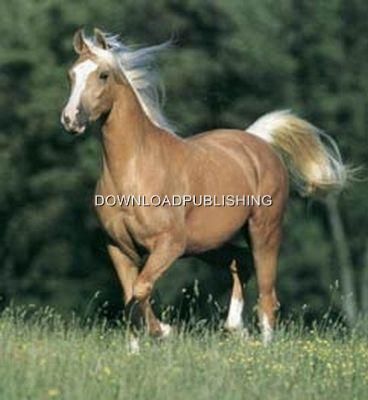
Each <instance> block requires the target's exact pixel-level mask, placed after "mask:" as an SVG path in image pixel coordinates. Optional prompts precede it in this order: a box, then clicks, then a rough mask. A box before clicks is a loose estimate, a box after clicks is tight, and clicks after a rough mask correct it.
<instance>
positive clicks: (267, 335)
mask: <svg viewBox="0 0 368 400" xmlns="http://www.w3.org/2000/svg"><path fill="white" fill-rule="evenodd" d="M261 331H262V342H263V344H265V345H266V344H269V343H270V342H271V341H272V336H273V335H272V334H273V329H272V327H271V324H270V321H269V320H268V317H267V315H266V314H262V317H261Z"/></svg>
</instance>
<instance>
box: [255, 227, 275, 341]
mask: <svg viewBox="0 0 368 400" xmlns="http://www.w3.org/2000/svg"><path fill="white" fill-rule="evenodd" d="M249 233H250V238H251V244H252V253H253V259H254V266H255V270H256V277H257V285H258V292H259V297H258V317H259V322H260V328H261V334H262V341H263V343H264V344H268V343H269V342H271V340H272V336H273V330H274V327H275V321H276V317H275V313H276V311H277V309H278V308H279V303H278V300H277V296H276V289H275V284H276V270H277V259H278V254H279V248H280V241H281V222H277V223H273V224H267V223H258V222H257V221H254V220H253V221H252V220H251V221H250V224H249Z"/></svg>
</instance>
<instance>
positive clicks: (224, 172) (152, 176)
mask: <svg viewBox="0 0 368 400" xmlns="http://www.w3.org/2000/svg"><path fill="white" fill-rule="evenodd" d="M162 47H164V46H154V47H149V48H141V49H132V48H129V47H127V46H125V45H123V44H122V43H121V42H120V41H119V40H117V38H116V37H111V36H107V35H105V34H103V33H102V32H101V31H99V30H95V33H94V37H93V38H86V37H85V36H84V34H83V32H82V31H78V32H77V33H76V34H75V36H74V49H75V51H76V53H77V54H78V59H77V61H76V62H75V64H74V65H73V66H72V68H71V69H70V70H69V78H70V82H71V95H70V98H69V100H68V102H67V104H66V106H65V108H64V110H63V112H62V117H61V121H62V123H63V125H64V127H65V129H66V130H68V131H71V132H75V133H77V134H81V133H82V132H84V130H85V128H86V125H87V123H89V122H93V121H96V120H98V119H101V120H102V123H103V125H102V154H103V163H102V172H101V176H100V179H99V181H98V183H97V188H96V194H98V195H99V198H107V196H110V197H111V196H122V195H124V196H128V195H132V196H135V198H137V197H139V196H141V197H142V196H144V197H145V198H146V199H150V198H151V199H152V198H153V197H155V196H156V197H155V198H156V199H160V198H161V199H162V198H164V197H165V198H173V197H174V196H182V197H184V196H186V199H187V200H188V199H190V200H188V201H187V202H185V203H184V204H183V203H181V204H180V205H179V206H174V205H173V204H171V206H170V204H169V206H168V204H165V205H163V204H161V206H160V205H158V206H157V204H155V206H153V202H152V203H150V204H149V205H148V206H147V205H146V206H137V205H134V206H132V205H131V204H123V205H121V206H119V205H116V206H110V205H109V204H106V203H104V205H102V206H99V207H96V210H97V214H98V217H99V219H100V222H101V224H102V226H103V228H104V230H105V231H106V233H107V235H108V237H109V244H108V252H109V255H110V256H111V259H112V261H113V264H114V266H115V268H116V271H117V275H118V277H119V280H120V282H121V285H122V287H123V289H124V296H125V304H126V305H127V306H128V307H127V308H129V306H131V305H132V304H137V305H138V306H137V307H138V308H137V307H135V309H136V310H139V313H140V315H141V316H142V317H144V318H145V320H146V323H147V327H148V330H149V332H150V333H151V334H153V335H157V336H164V335H166V334H168V333H169V330H170V327H169V326H168V325H165V324H163V323H161V322H160V321H159V320H158V319H157V318H156V317H155V315H154V314H153V312H152V310H151V306H150V302H149V299H150V295H151V293H152V289H153V287H154V284H155V282H156V281H157V279H158V278H159V277H160V276H161V275H162V274H163V273H164V272H165V271H166V270H167V269H168V268H169V267H170V265H172V264H173V262H174V261H175V260H176V259H178V258H179V257H181V256H183V255H185V254H199V253H203V252H205V251H207V250H211V249H215V248H218V247H219V246H221V245H222V244H224V243H226V242H228V241H229V240H230V239H231V238H232V237H233V236H234V234H236V233H237V232H238V231H241V230H243V231H244V232H245V231H246V230H247V232H248V234H249V238H250V246H251V251H252V256H253V260H254V266H255V271H256V278H257V284H258V290H259V300H258V314H259V319H260V327H261V332H262V337H263V340H264V342H269V341H270V339H271V336H272V330H273V327H274V324H275V311H276V309H277V308H278V301H277V298H276V292H275V278H276V266H277V258H278V253H279V246H280V240H281V224H282V217H283V214H284V210H285V205H286V202H287V200H288V181H289V177H288V173H290V175H291V179H292V181H293V182H294V183H296V184H297V185H298V188H299V189H300V190H301V191H302V192H303V194H305V195H312V194H315V193H319V194H323V193H328V192H330V191H333V190H338V189H340V188H342V187H343V186H344V184H345V181H346V169H345V167H344V165H343V164H342V162H341V158H340V155H339V151H338V149H337V147H336V145H335V144H334V143H333V142H332V140H331V139H330V138H329V137H327V136H326V135H325V134H322V132H320V131H319V130H318V129H317V128H316V127H314V126H313V125H311V124H310V123H308V122H306V121H304V120H302V119H300V118H298V117H296V116H294V115H293V114H291V113H289V112H286V111H281V112H273V113H270V114H266V115H265V116H263V117H261V118H260V119H258V120H257V121H256V122H255V123H254V124H252V125H251V126H250V127H248V129H247V130H246V132H245V131H243V130H235V129H217V130H213V131H210V132H205V133H201V134H198V135H195V136H193V137H190V138H188V139H182V138H181V137H179V136H177V135H176V134H175V133H173V131H172V130H171V129H170V127H169V124H168V123H167V121H166V120H165V118H164V116H163V115H162V113H161V110H160V107H159V102H158V91H157V88H158V86H157V82H156V81H155V79H154V77H155V75H153V72H152V68H151V61H152V57H153V56H154V55H155V54H156V53H157V52H158V51H160V50H161V49H162ZM322 137H323V138H325V139H326V138H327V139H328V140H327V142H322V140H321V138H322ZM325 143H326V144H325ZM230 195H231V196H233V197H232V199H233V200H234V199H235V200H236V199H237V198H241V199H243V200H244V196H245V195H253V196H258V198H259V196H268V198H271V199H272V205H269V204H268V206H267V205H261V206H259V205H253V206H252V205H250V206H249V205H248V206H246V205H244V203H241V204H234V202H233V204H224V205H225V206H223V207H220V206H215V205H214V204H212V203H211V204H210V205H209V206H203V204H202V205H201V204H200V205H198V204H195V201H194V198H199V197H201V196H202V197H203V196H211V198H215V197H216V198H222V199H223V198H224V197H226V196H230ZM226 198H227V197H226ZM242 268H245V266H244V265H236V263H235V262H232V264H231V272H232V275H233V278H234V284H233V290H232V296H231V302H230V309H229V315H228V318H227V321H226V327H227V328H228V329H229V330H241V329H242V328H243V324H242V311H243V305H244V300H243V282H242V281H241V274H240V273H239V270H241V269H242Z"/></svg>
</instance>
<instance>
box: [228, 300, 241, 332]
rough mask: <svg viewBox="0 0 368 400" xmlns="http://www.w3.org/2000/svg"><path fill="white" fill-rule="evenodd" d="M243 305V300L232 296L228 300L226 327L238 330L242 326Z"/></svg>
mask: <svg viewBox="0 0 368 400" xmlns="http://www.w3.org/2000/svg"><path fill="white" fill-rule="evenodd" d="M243 307H244V301H243V300H242V299H237V298H236V297H232V298H231V301H230V309H229V313H228V316H227V319H226V324H225V326H226V328H228V329H231V330H233V329H234V330H240V329H242V328H243V319H242V312H243Z"/></svg>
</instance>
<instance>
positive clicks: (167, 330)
mask: <svg viewBox="0 0 368 400" xmlns="http://www.w3.org/2000/svg"><path fill="white" fill-rule="evenodd" d="M160 328H161V339H167V338H168V337H169V336H171V335H172V332H173V328H172V327H171V325H169V324H164V323H163V322H160Z"/></svg>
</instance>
